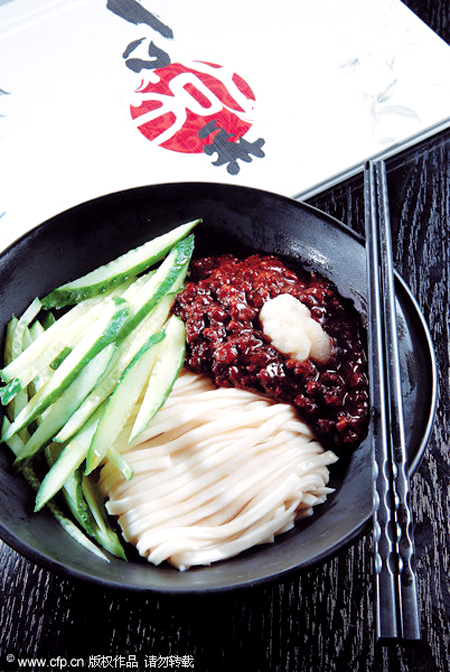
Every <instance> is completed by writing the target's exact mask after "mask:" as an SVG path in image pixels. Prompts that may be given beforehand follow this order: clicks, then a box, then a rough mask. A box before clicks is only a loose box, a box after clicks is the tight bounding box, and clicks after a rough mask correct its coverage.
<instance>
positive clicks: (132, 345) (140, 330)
mask: <svg viewBox="0 0 450 672" xmlns="http://www.w3.org/2000/svg"><path fill="white" fill-rule="evenodd" d="M175 284H176V286H177V287H178V280H177V281H176V283H175ZM175 296H176V295H175V294H172V293H170V294H167V295H166V296H165V297H164V298H163V299H162V300H161V301H160V302H159V303H158V304H157V306H156V307H155V308H154V309H153V311H152V312H151V313H150V314H149V315H147V316H146V317H145V318H144V319H143V321H142V323H141V324H140V325H139V326H137V327H136V328H135V329H134V331H132V332H131V333H130V334H128V336H127V337H126V338H125V339H124V341H123V342H122V343H121V344H120V345H119V346H118V348H117V351H116V354H115V355H114V357H113V360H112V361H111V364H110V365H109V367H108V369H107V370H106V371H105V373H104V375H103V376H102V378H101V379H100V381H99V382H98V385H97V386H96V387H95V388H94V389H93V390H92V392H91V393H90V394H89V395H88V396H87V397H86V399H85V400H84V401H83V403H82V404H81V406H80V407H79V408H78V410H77V411H75V413H74V414H73V416H72V417H71V418H70V419H69V420H68V421H67V423H66V424H65V425H64V427H63V428H62V429H61V430H60V431H59V432H58V434H57V435H56V436H55V441H59V442H61V443H66V442H67V441H69V440H70V438H71V437H72V436H74V435H75V434H76V432H78V431H79V430H80V428H81V427H82V426H83V425H84V423H85V422H86V420H87V419H88V418H89V416H90V415H91V413H93V412H94V411H95V409H96V408H97V407H98V406H99V404H101V403H102V402H103V401H105V399H107V398H108V396H109V395H110V394H111V393H112V392H113V390H114V388H115V386H116V385H117V381H118V380H119V378H120V377H121V376H122V374H123V372H124V371H125V369H126V368H127V366H128V365H129V364H130V362H131V361H132V359H133V358H134V357H135V355H136V353H137V352H138V351H139V349H140V348H141V347H142V346H143V345H144V343H145V342H146V341H147V339H148V338H150V336H151V335H152V334H154V333H156V332H158V331H160V330H161V329H162V328H163V326H164V323H165V322H166V320H167V318H168V317H169V313H170V309H171V307H172V305H173V303H174V301H175Z"/></svg>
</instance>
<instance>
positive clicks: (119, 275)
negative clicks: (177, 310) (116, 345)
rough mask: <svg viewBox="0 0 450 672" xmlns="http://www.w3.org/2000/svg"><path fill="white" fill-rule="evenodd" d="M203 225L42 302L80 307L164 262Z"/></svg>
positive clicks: (184, 227)
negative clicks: (179, 243)
mask: <svg viewBox="0 0 450 672" xmlns="http://www.w3.org/2000/svg"><path fill="white" fill-rule="evenodd" d="M200 221H201V220H200V219H197V220H195V221H193V222H188V223H187V224H181V225H180V226H178V227H177V228H175V229H173V230H172V231H169V232H168V233H165V234H163V235H161V236H158V237H157V238H153V239H152V240H150V241H148V242H147V243H144V244H143V245H141V246H140V247H137V248H135V249H133V250H130V251H129V252H127V253H126V254H123V255H121V256H120V257H118V258H117V259H114V260H113V261H110V262H109V263H108V264H105V265H104V266H100V267H99V268H97V269H95V270H94V271H91V272H90V273H87V274H86V275H84V276H83V277H81V278H78V279H77V280H73V281H72V282H67V283H65V284H64V285H61V286H60V287H57V288H56V289H54V290H53V291H52V292H50V294H48V295H47V296H46V297H44V299H42V305H43V306H44V308H52V307H56V308H61V307H63V306H67V305H69V304H72V303H77V302H79V301H82V300H83V299H86V298H88V297H90V296H95V295H97V294H101V293H103V292H105V291H107V290H108V289H111V287H113V286H115V285H117V284H120V283H122V282H123V281H124V280H125V279H127V278H129V277H132V276H136V275H138V274H140V273H142V271H144V270H146V269H147V268H150V267H151V266H152V265H153V264H155V263H156V262H157V261H159V260H160V259H162V258H163V257H164V256H165V254H166V253H167V252H168V251H169V250H170V248H171V247H172V246H173V245H174V244H176V243H177V242H178V241H179V240H181V239H182V238H184V237H185V236H186V235H187V234H188V233H189V232H190V231H192V229H193V228H194V226H196V224H198V223H199V222H200Z"/></svg>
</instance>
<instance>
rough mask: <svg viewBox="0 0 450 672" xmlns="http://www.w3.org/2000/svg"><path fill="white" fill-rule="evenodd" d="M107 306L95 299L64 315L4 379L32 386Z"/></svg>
mask: <svg viewBox="0 0 450 672" xmlns="http://www.w3.org/2000/svg"><path fill="white" fill-rule="evenodd" d="M104 306H105V304H104V299H102V298H94V299H90V300H88V301H85V302H84V303H82V304H79V305H77V306H75V307H74V308H72V309H71V310H69V311H68V312H67V313H66V314H65V315H62V316H61V317H60V318H59V319H58V320H56V322H54V323H53V324H52V325H51V326H50V327H49V328H48V329H46V330H45V331H44V332H43V333H42V335H41V336H40V337H39V338H37V339H36V340H35V341H33V343H31V344H30V345H29V346H28V348H26V350H24V351H23V352H22V353H21V354H20V355H18V356H17V357H15V358H14V359H13V360H12V361H10V362H9V363H8V364H7V365H6V366H5V367H4V368H3V369H2V371H1V377H2V379H3V380H4V381H5V382H6V383H13V382H15V381H18V383H19V384H20V388H22V387H25V386H26V385H28V383H30V382H31V381H32V380H33V379H34V377H35V376H36V375H37V374H38V373H39V371H40V370H41V369H42V368H44V367H45V366H48V365H49V364H50V362H52V361H53V360H54V358H55V357H56V356H57V355H59V353H60V352H61V351H62V350H63V349H64V348H65V347H67V344H68V342H69V341H71V339H73V338H75V336H78V337H79V335H80V334H83V333H84V331H85V330H86V328H87V327H88V325H89V324H91V323H92V322H94V321H95V320H96V319H98V317H99V316H100V315H101V314H102V312H103V310H104ZM20 388H19V389H20ZM4 389H6V388H4ZM4 403H5V402H4Z"/></svg>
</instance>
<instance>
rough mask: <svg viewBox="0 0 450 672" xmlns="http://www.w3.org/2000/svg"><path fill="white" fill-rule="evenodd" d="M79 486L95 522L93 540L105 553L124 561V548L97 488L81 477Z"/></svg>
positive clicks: (87, 478) (86, 477)
mask: <svg viewBox="0 0 450 672" xmlns="http://www.w3.org/2000/svg"><path fill="white" fill-rule="evenodd" d="M81 486H82V490H83V495H84V500H85V501H86V504H87V506H88V507H89V510H90V512H91V514H92V517H93V519H94V521H95V528H94V538H95V540H96V541H97V543H99V544H100V545H101V546H102V547H103V548H104V549H105V550H106V551H109V552H110V553H112V554H113V555H115V556H117V557H119V558H122V560H126V559H127V557H126V555H125V551H124V548H123V546H122V544H121V542H120V539H119V537H118V535H117V533H116V532H115V531H114V530H113V529H112V527H111V523H110V518H109V516H108V513H107V511H106V508H105V501H104V499H103V496H102V494H101V493H100V490H99V488H98V486H96V485H95V484H94V483H92V480H91V478H90V477H89V476H82V480H81Z"/></svg>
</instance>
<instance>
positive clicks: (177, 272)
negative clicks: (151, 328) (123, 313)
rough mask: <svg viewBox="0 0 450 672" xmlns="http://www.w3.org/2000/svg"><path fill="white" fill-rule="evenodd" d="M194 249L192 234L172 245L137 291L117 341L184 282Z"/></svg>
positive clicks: (122, 338)
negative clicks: (132, 307) (154, 271)
mask: <svg viewBox="0 0 450 672" xmlns="http://www.w3.org/2000/svg"><path fill="white" fill-rule="evenodd" d="M193 251H194V236H193V235H191V236H188V237H187V238H184V239H183V240H181V241H180V242H179V243H177V244H176V245H174V247H172V249H171V250H170V252H169V254H168V255H167V257H166V259H165V260H164V261H163V263H162V264H161V266H160V267H159V268H158V270H157V271H156V273H155V274H154V275H153V276H152V277H151V278H150V281H149V282H148V283H147V284H146V285H144V286H143V287H142V288H141V290H140V291H139V292H138V294H137V296H136V297H135V298H134V300H132V301H131V303H132V305H134V306H135V310H134V312H133V314H131V315H130V318H129V319H128V321H127V324H126V325H125V326H124V328H123V330H122V332H121V334H120V337H119V343H120V342H121V341H123V340H124V339H125V338H126V337H127V336H128V335H129V334H130V333H131V332H132V331H133V330H134V329H135V328H136V327H137V325H138V324H140V323H141V322H142V320H143V319H144V318H145V317H146V316H147V315H148V314H149V313H150V312H151V311H152V310H153V309H154V308H155V307H156V306H157V305H158V303H159V302H160V301H161V299H162V298H163V297H164V296H165V295H166V294H167V293H168V292H169V291H171V290H172V288H173V286H174V285H175V286H176V287H177V288H178V287H180V286H181V285H182V283H184V280H185V278H186V274H187V271H188V268H189V263H190V260H191V257H192V253H193Z"/></svg>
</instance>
